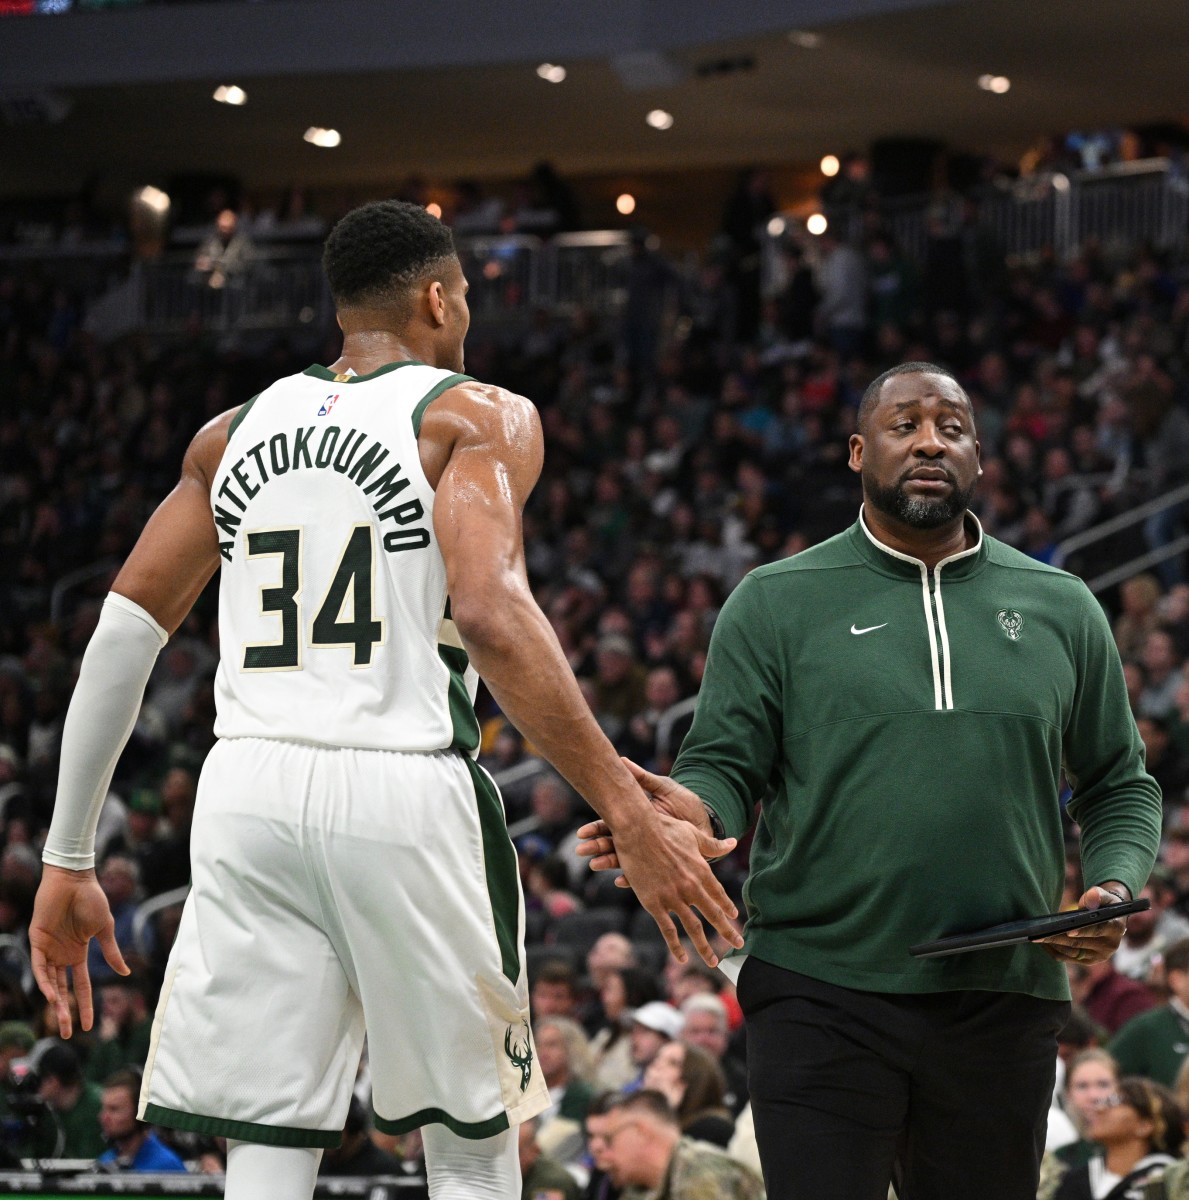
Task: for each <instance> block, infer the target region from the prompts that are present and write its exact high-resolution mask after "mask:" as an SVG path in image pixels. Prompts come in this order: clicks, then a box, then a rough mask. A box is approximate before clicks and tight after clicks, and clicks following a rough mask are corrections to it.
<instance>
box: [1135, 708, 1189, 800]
mask: <svg viewBox="0 0 1189 1200" xmlns="http://www.w3.org/2000/svg"><path fill="white" fill-rule="evenodd" d="M1179 689H1180V684H1178V690H1179ZM1140 702H1141V704H1142V702H1143V697H1142V696H1141V697H1140ZM1175 720H1176V710H1175V709H1174V710H1173V712H1172V714H1171V716H1164V717H1155V716H1144V715H1143V713H1141V714H1140V715H1139V717H1138V718H1137V719H1136V722H1135V724H1136V728H1137V729H1138V730H1139V736H1140V737H1141V738H1142V739H1143V743H1144V760H1145V763H1144V765H1145V766H1146V767H1147V769H1148V774H1149V775H1151V776H1152V778H1153V779H1154V780H1156V782H1157V783H1158V784H1159V785H1160V792H1161V795H1162V796H1163V798H1164V805H1165V812H1167V811H1168V810H1169V809H1171V808H1174V807H1176V806H1179V805H1181V804H1184V802H1185V799H1186V796H1185V789H1186V788H1187V787H1189V758H1186V756H1185V754H1184V753H1183V752H1182V750H1181V748H1180V746H1178V745H1177V743H1176V742H1175V741H1173V739H1172V736H1171V733H1170V729H1171V726H1172V723H1173V722H1174V721H1175Z"/></svg>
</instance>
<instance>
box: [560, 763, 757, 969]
mask: <svg viewBox="0 0 1189 1200" xmlns="http://www.w3.org/2000/svg"><path fill="white" fill-rule="evenodd" d="M623 762H624V763H625V764H626V766H627V768H628V770H629V771H631V773H632V775H633V777H634V778H635V780H636V782H637V783H638V784H639V785H640V786H641V787H642V788H643V789H644V790H645V791H646V792H648V794H649V796H650V797H651V799H652V805H653V809H654V811H655V812H656V813H657V815H658V816H659V817H660V828H661V830H662V832H663V835H664V837H665V838H666V839H667V840H668V841H670V842H672V843H673V844H674V845H675V847H676V846H678V845H680V846H681V848H680V851H679V852H680V853H682V854H684V853H685V851H684V845H685V844H689V843H690V840H691V838H692V839H693V844H694V845H695V847H696V849H697V851H698V853H699V854H700V855H701V856H702V857H703V858H704V859H707V860H710V859H716V858H721V857H722V856H723V855H724V854H729V853H730V852H731V851H732V850H733V849H734V848H735V846H736V844H737V843H736V841H735V839H734V838H724V839H722V840H721V841H720V840H719V839H718V838H716V837H715V836H714V834H713V832H712V831H711V828H710V819H709V818H708V817H707V816H706V808H705V806H704V805H703V804H702V801H701V800H699V799H698V797H697V796H696V795H695V794H694V793H693V792H691V791H690V790H689V788H687V787H682V785H681V784H679V783H677V782H676V781H675V780H672V779H669V778H668V777H666V776H663V775H654V774H652V772H651V771H645V770H644V768H643V767H640V766H637V765H636V764H635V763H634V762H632V761H631V760H630V759H627V758H625V759H624V760H623ZM578 836H579V838H580V839H581V841H580V843H579V845H578V853H579V854H580V855H581V856H582V857H584V858H589V859H590V865H591V869H592V870H595V871H614V870H618V869H619V868H620V867H622V868H623V872H624V873H623V875H622V876H621V877H620V878H619V879H617V880H616V881H615V884H616V886H617V887H623V888H631V889H633V890H634V891H635V893H636V897H637V899H639V901H640V903H641V904H643V905H644V907H645V908H646V909H648V911H649V912H650V913H651V914H652V916H653V919H654V920H655V921H656V923H657V925H658V926H659V928H660V930H661V933H663V934H664V936H665V941H666V942H667V943H668V944H669V950H670V952H671V953H672V954H673V957H674V958H676V959H677V961H678V962H685V955H684V953H683V952H682V951H681V947H680V943H679V941H678V938H677V930H676V928H675V927H674V925H673V921H672V919H671V918H670V917H669V915H668V914H669V909H668V908H665V909H662V910H660V911H661V912H662V913H663V917H664V919H663V920H662V917H661V915H659V914H658V908H657V907H655V906H654V904H652V903H650V902H649V901H650V900H651V899H652V896H651V891H650V889H651V888H652V887H653V884H654V880H656V879H657V878H658V877H660V878H661V879H663V878H664V876H663V873H662V872H661V871H660V870H658V864H657V863H656V861H654V860H651V859H650V857H649V856H646V855H639V856H638V857H637V853H636V852H635V851H636V850H637V849H638V848H636V847H633V846H632V845H631V842H629V841H627V840H624V839H621V840H620V841H618V842H617V841H616V838H615V834H614V833H613V832H612V830H611V828H610V826H609V825H608V824H607V822H606V821H591V822H590V823H589V824H587V825H583V826H582V828H581V829H579V830H578ZM669 882H671V883H676V881H675V880H671V881H669ZM712 882H713V883H714V886H715V889H716V890H717V892H718V893H719V895H720V896H722V897H725V895H726V894H725V893H724V892H723V891H722V887H721V885H720V884H719V883H718V881H717V880H713V879H712ZM698 907H699V908H700V909H701V910H702V912H703V913H704V914H705V916H706V918H707V919H708V920H709V921H710V923H711V925H713V926H714V928H715V929H716V930H717V931H718V933H719V934H720V935H721V936H722V937H723V938H725V939H726V941H727V942H728V943H729V944H730V945H732V946H734V947H735V948H736V949H738V948H740V947H741V946H742V945H743V938H742V936H741V935H740V933H739V931H738V930H737V929H736V928H735V927H734V925H732V924H731V923H730V922H731V920H733V919H734V918H735V917H737V916H738V911H737V910H736V908H735V906H734V905H733V904H731V903H730V901H729V900H728V901H727V902H726V904H725V905H723V904H721V903H720V905H719V912H720V913H721V914H722V918H723V919H721V920H720V919H719V917H718V914H716V913H715V912H714V911H712V910H711V909H708V908H707V907H706V906H705V905H704V904H698ZM673 911H675V912H676V913H677V915H678V917H679V918H680V919H681V923H682V924H683V925H684V926H685V929H686V932H687V933H688V934H689V935H690V938H691V939H692V940H693V943H694V946H695V948H696V949H697V951H698V953H699V954H701V956H702V958H703V959H705V960H706V962H707V963H709V964H710V966H712V967H713V966H717V965H718V959H717V957H716V956H715V954H714V952H713V951H712V950H711V949H710V944H709V942H708V941H707V940H706V935H705V932H704V930H703V929H702V923H701V922H700V921H699V920H698V919H697V916H696V915H695V914H694V913H693V912H692V911H690V909H689V906H688V905H685V906H682V907H680V908H676V909H674V910H673Z"/></svg>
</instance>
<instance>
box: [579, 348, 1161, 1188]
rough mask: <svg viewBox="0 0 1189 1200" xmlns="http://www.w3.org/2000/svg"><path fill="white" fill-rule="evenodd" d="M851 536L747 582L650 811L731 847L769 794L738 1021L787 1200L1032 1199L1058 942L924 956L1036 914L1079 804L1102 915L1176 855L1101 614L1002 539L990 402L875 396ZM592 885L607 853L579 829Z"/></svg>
mask: <svg viewBox="0 0 1189 1200" xmlns="http://www.w3.org/2000/svg"><path fill="white" fill-rule="evenodd" d="M850 466H851V469H852V470H854V471H856V472H857V473H858V474H859V475H860V476H861V479H862V484H863V497H864V499H863V507H862V510H861V513H860V516H859V520H858V521H857V522H856V524H855V525H853V526H852V527H851V528H850V529H849V530H847V531H846V532H845V533H842V534H840V535H838V536H837V537H834V538H831V539H830V540H829V541H827V542H824V543H823V544H821V545H819V546H816V547H814V548H812V549H810V550H806V551H804V552H803V553H801V554H798V555H796V556H795V557H793V558H789V559H785V560H783V561H781V562H777V563H772V564H769V565H767V566H763V567H760V568H758V569H757V570H754V571H752V572H751V573H750V574H749V575H748V576H747V577H746V578H745V579H744V580H743V582H742V583H741V584H740V585H739V587H738V588H736V590H735V591H734V593H733V594H732V595H731V596H730V598H729V599H728V600H727V602H726V604H725V605H724V607H723V610H722V613H721V615H720V617H719V619H718V622H717V624H716V626H715V630H714V636H713V639H712V641H711V646H710V653H709V657H708V661H707V664H706V672H705V677H704V680H703V684H702V690H701V694H700V696H699V701H698V708H697V713H696V716H695V719H694V724H693V727H692V729H691V730H690V733H689V735H688V737H687V738H686V741H685V744H684V745H683V747H682V751H681V754H680V756H679V757H678V759H677V762H676V764H675V766H674V769H673V779H671V780H670V779H662V778H659V777H656V776H653V775H650V774H649V773H647V772H644V771H640V770H639V769H637V771H636V776H637V778H638V779H639V780H640V782H641V783H642V784H643V785H644V786H645V787H646V788H647V789H648V790H649V791H650V792H651V793H652V794H653V796H654V799H655V801H656V803H657V804H658V806H660V807H661V808H663V809H664V810H665V811H667V812H669V813H670V814H671V815H674V816H679V817H682V818H683V819H686V820H689V821H692V822H693V823H695V824H697V825H700V826H701V827H702V828H704V829H706V830H707V831H710V830H711V829H716V828H718V829H722V830H724V831H725V833H726V834H728V835H731V836H735V837H739V836H741V835H742V834H743V833H744V832H745V831H746V830H747V829H748V828H749V826H751V824H752V822H753V814H754V811H755V806H756V805H757V803H759V802H760V801H761V800H762V802H763V803H762V805H761V809H760V813H759V817H758V820H756V828H755V839H754V843H753V847H752V852H751V874H750V878H749V880H748V883H747V887H746V889H745V892H744V896H745V900H746V904H747V929H746V944H745V946H744V949H743V951H742V952H740V953H739V954H738V955H737V956H735V957H732V958H729V959H727V960H726V963H725V964H724V970H725V971H726V972H727V973H728V974H730V975H731V976H732V977H733V978H735V979H737V985H738V995H739V1002H740V1005H741V1006H742V1008H743V1011H744V1014H745V1016H746V1018H747V1033H748V1060H749V1078H750V1087H751V1097H752V1105H753V1110H754V1116H755V1125H756V1135H757V1140H758V1144H759V1149H760V1157H761V1161H762V1163H763V1166H764V1175H765V1180H766V1183H767V1187H768V1194H769V1197H770V1200H793V1198H796V1200H801V1198H803V1197H813V1200H884V1198H885V1197H886V1195H887V1188H888V1182H889V1178H891V1177H892V1176H893V1175H894V1176H895V1178H896V1179H897V1182H898V1184H899V1191H900V1194H901V1195H902V1196H907V1197H910V1198H911V1200H952V1198H953V1197H955V1196H961V1197H963V1200H1032V1198H1033V1197H1035V1195H1036V1181H1037V1174H1038V1167H1039V1161H1040V1154H1041V1151H1042V1149H1043V1144H1044V1134H1045V1125H1046V1111H1047V1109H1048V1106H1049V1103H1050V1100H1051V1097H1052V1090H1053V1081H1054V1071H1055V1063H1056V1058H1057V1053H1056V1038H1055V1035H1056V1032H1057V1030H1058V1029H1059V1028H1060V1026H1061V1025H1062V1023H1063V1022H1064V1019H1065V1016H1066V1014H1067V1013H1068V1010H1069V1005H1068V998H1069V990H1068V983H1067V980H1066V973H1065V970H1064V967H1063V961H1069V962H1083V963H1093V962H1099V961H1102V960H1104V959H1105V958H1107V957H1109V956H1110V954H1111V953H1113V951H1114V949H1115V948H1116V947H1117V945H1118V944H1119V941H1120V939H1121V938H1122V935H1123V922H1122V921H1119V920H1116V921H1110V922H1107V923H1105V924H1101V925H1097V926H1094V927H1091V928H1086V929H1083V930H1079V931H1077V932H1075V933H1071V934H1067V935H1061V936H1059V937H1056V938H1051V939H1049V940H1048V943H1047V944H1046V945H1044V946H1037V945H1032V944H1024V945H1020V946H1015V947H1010V948H1003V949H996V950H985V951H977V952H974V953H969V954H962V955H957V956H954V957H949V958H934V959H913V958H911V957H910V956H909V954H908V947H909V946H912V945H914V944H916V943H919V942H924V941H929V940H932V939H934V938H937V937H940V936H943V935H945V934H949V933H958V932H965V931H969V930H975V929H981V928H985V927H987V926H990V925H995V924H998V923H1000V922H1005V921H1011V920H1016V919H1019V918H1022V917H1029V916H1038V915H1040V914H1043V913H1046V912H1049V911H1051V910H1053V909H1055V908H1056V907H1057V906H1058V903H1059V900H1060V896H1061V891H1062V884H1063V879H1064V843H1063V829H1062V815H1061V806H1060V801H1059V791H1060V780H1061V775H1062V772H1063V771H1064V773H1065V776H1066V778H1067V779H1068V780H1069V782H1070V785H1071V787H1072V798H1071V799H1070V801H1069V806H1068V807H1069V812H1070V814H1071V815H1072V816H1073V818H1074V819H1075V820H1076V821H1078V823H1079V824H1080V825H1081V829H1082V867H1083V874H1084V876H1085V879H1086V881H1087V883H1088V884H1089V885H1090V886H1089V888H1088V890H1087V891H1086V893H1085V894H1084V895H1083V896H1082V898H1081V902H1080V903H1081V907H1084V908H1097V907H1099V906H1101V905H1104V904H1113V903H1116V902H1118V901H1120V900H1125V899H1130V898H1131V897H1132V896H1133V895H1136V894H1138V892H1139V891H1140V889H1141V888H1142V887H1143V885H1144V882H1145V881H1146V879H1147V877H1148V874H1149V872H1150V871H1151V868H1152V865H1153V863H1154V861H1155V855H1156V851H1157V848H1158V845H1159V836H1160V818H1161V805H1160V792H1159V789H1158V788H1157V786H1156V784H1155V782H1154V781H1153V780H1152V779H1151V777H1150V776H1149V775H1148V774H1147V773H1146V772H1145V770H1144V764H1143V749H1142V744H1141V742H1140V739H1139V735H1138V733H1137V732H1136V728H1135V722H1134V720H1133V718H1132V716H1131V712H1130V709H1129V707H1128V703H1127V694H1126V687H1125V685H1124V680H1123V672H1122V667H1121V664H1120V662H1119V657H1118V653H1117V651H1116V649H1115V646H1114V642H1113V640H1112V638H1111V633H1110V628H1109V625H1108V623H1107V621H1106V618H1105V616H1104V614H1103V612H1102V610H1101V608H1100V607H1099V605H1098V603H1097V602H1096V601H1095V599H1094V597H1093V596H1092V595H1091V594H1090V592H1089V591H1088V590H1087V589H1086V587H1085V585H1084V584H1083V583H1082V582H1081V581H1080V580H1078V579H1076V578H1074V577H1073V576H1071V575H1068V574H1066V573H1064V572H1062V571H1057V570H1054V569H1053V568H1051V567H1048V566H1045V565H1043V564H1041V563H1039V562H1037V561H1035V560H1033V559H1031V558H1028V557H1027V556H1025V555H1023V554H1021V553H1019V552H1018V551H1016V550H1013V549H1012V548H1011V547H1009V546H1006V545H1004V544H1003V543H1001V542H997V541H996V540H995V539H993V538H990V537H987V536H985V535H984V534H983V532H982V529H981V527H980V526H979V524H978V521H977V520H976V519H975V517H974V516H973V514H971V513H970V512H969V511H968V505H969V503H970V500H971V498H972V496H973V494H974V489H975V484H976V481H977V478H978V475H979V474H980V473H981V468H980V466H979V444H978V441H977V438H976V434H975V428H974V417H973V412H972V410H971V406H970V401H969V399H968V398H967V396H966V394H965V392H964V391H963V390H962V388H961V387H960V386H959V384H958V383H957V381H956V380H955V379H954V378H953V377H952V376H951V375H950V374H949V373H948V372H947V371H945V370H943V369H941V368H939V367H936V366H933V365H932V364H928V363H908V364H905V365H903V366H900V367H895V368H893V369H892V370H891V371H888V372H885V373H884V374H883V375H881V376H880V377H879V378H878V379H876V380H875V381H874V382H873V383H872V384H871V386H870V387H869V388H868V389H867V391H866V393H865V394H864V397H863V401H862V405H861V406H860V410H859V421H858V432H857V433H856V434H854V435H853V436H852V437H851V439H850ZM581 832H582V834H583V836H584V837H586V838H587V839H588V841H587V843H586V845H585V853H586V854H587V855H588V856H591V857H592V865H594V866H595V867H596V868H597V869H603V868H607V867H611V866H614V865H616V863H617V858H616V856H615V853H614V844H613V842H612V841H611V838H610V837H609V836H608V835H609V833H610V832H611V831H609V830H608V829H607V827H606V826H605V825H604V824H603V823H602V822H595V823H593V824H592V825H589V826H586V827H585V828H584V829H583V830H582V831H581Z"/></svg>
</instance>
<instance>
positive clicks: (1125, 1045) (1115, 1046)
mask: <svg viewBox="0 0 1189 1200" xmlns="http://www.w3.org/2000/svg"><path fill="white" fill-rule="evenodd" d="M1135 915H1136V916H1142V915H1146V914H1141V913H1137V914H1135ZM1164 982H1165V984H1166V985H1167V986H1168V990H1169V992H1170V995H1169V998H1168V1003H1167V1004H1164V1005H1161V1007H1160V1008H1154V1009H1152V1011H1151V1012H1146V1013H1141V1014H1140V1015H1139V1016H1138V1017H1135V1018H1133V1019H1132V1020H1130V1021H1128V1022H1127V1024H1126V1025H1124V1026H1123V1028H1122V1029H1120V1030H1119V1032H1118V1033H1117V1034H1116V1035H1115V1036H1114V1038H1112V1039H1111V1043H1110V1052H1111V1054H1113V1055H1114V1057H1115V1061H1116V1062H1118V1064H1119V1069H1120V1070H1121V1071H1122V1072H1124V1073H1126V1074H1128V1075H1145V1076H1147V1077H1148V1078H1149V1079H1154V1080H1155V1081H1156V1082H1157V1083H1162V1084H1164V1085H1165V1086H1166V1087H1172V1085H1173V1083H1174V1082H1175V1081H1176V1078H1177V1072H1178V1071H1179V1070H1180V1069H1181V1063H1183V1062H1184V1061H1185V1057H1186V1055H1189V938H1183V939H1182V940H1181V941H1179V942H1176V943H1175V944H1174V945H1172V946H1171V947H1169V949H1168V950H1166V951H1165V952H1164Z"/></svg>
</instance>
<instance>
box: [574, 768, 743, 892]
mask: <svg viewBox="0 0 1189 1200" xmlns="http://www.w3.org/2000/svg"><path fill="white" fill-rule="evenodd" d="M620 761H621V762H622V763H623V764H624V766H626V767H627V769H628V770H629V771H631V773H632V776H633V778H634V779H635V780H636V782H637V783H638V784H639V785H640V786H641V787H642V788H643V789H644V790H645V791H646V792H647V793H648V795H649V797H650V798H651V800H652V804H653V807H654V808H656V809H657V810H658V811H659V812H663V813H665V814H666V815H667V816H670V817H674V818H675V819H676V820H678V821H687V822H688V823H689V824H690V825H692V826H693V827H694V828H695V829H697V830H699V831H700V832H701V833H703V834H705V836H706V840H705V841H704V842H702V845H703V846H704V847H705V848H706V854H705V857H706V858H708V859H711V858H719V857H721V856H722V855H723V854H726V853H729V852H730V850H733V849H734V848H735V844H736V843H735V839H734V838H727V839H726V841H724V842H719V841H716V840H715V838H714V833H713V830H712V829H711V828H710V818H709V817H708V816H707V815H706V806H705V805H704V804H703V803H702V801H701V800H700V799H698V797H697V796H696V795H695V794H694V793H693V792H691V791H690V790H689V788H687V787H683V786H682V785H681V784H680V783H678V782H677V781H676V780H675V779H670V778H669V777H668V776H667V775H654V774H653V773H652V772H651V771H646V770H644V768H643V767H641V766H639V765H638V764H636V763H634V762H632V760H631V759H630V758H621V759H620ZM578 837H579V838H580V839H581V841H580V842H579V844H578V853H579V854H580V855H581V856H582V857H583V858H589V859H590V869H591V870H592V871H617V870H618V869H619V865H620V863H619V855H618V854H617V853H616V850H615V839H614V838H613V837H612V835H611V829H610V827H609V826H608V825H607V822H606V821H591V822H590V823H589V824H587V825H583V826H582V828H581V829H579V830H578ZM728 842H729V843H730V846H729V847H728V849H726V850H723V849H719V847H722V846H726V845H727V843H728ZM711 847H714V850H713V853H711V852H710V848H711ZM615 883H616V886H617V887H624V888H630V887H631V886H632V885H631V884H630V883H629V882H628V880H627V878H626V877H625V876H621V877H620V878H619V879H617V880H616V881H615Z"/></svg>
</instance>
